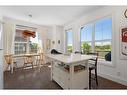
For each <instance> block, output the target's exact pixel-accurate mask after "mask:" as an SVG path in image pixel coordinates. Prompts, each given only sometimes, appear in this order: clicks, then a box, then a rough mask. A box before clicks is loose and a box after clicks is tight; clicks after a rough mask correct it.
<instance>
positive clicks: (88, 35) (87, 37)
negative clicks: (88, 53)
mask: <svg viewBox="0 0 127 95" xmlns="http://www.w3.org/2000/svg"><path fill="white" fill-rule="evenodd" d="M92 31H93V27H92V24H88V25H85V26H84V27H83V28H82V29H81V42H82V41H92Z"/></svg>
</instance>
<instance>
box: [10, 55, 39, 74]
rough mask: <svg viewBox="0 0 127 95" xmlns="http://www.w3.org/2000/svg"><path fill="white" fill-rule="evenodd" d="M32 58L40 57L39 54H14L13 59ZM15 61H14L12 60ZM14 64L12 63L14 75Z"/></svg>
mask: <svg viewBox="0 0 127 95" xmlns="http://www.w3.org/2000/svg"><path fill="white" fill-rule="evenodd" d="M31 56H40V54H39V53H26V54H13V56H12V57H13V59H19V58H25V57H31ZM12 61H13V60H12ZM13 63H14V62H12V69H11V73H12V74H13V72H14V71H13V69H14V64H13ZM39 67H40V63H39Z"/></svg>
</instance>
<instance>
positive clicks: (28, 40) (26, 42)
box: [14, 25, 39, 54]
mask: <svg viewBox="0 0 127 95" xmlns="http://www.w3.org/2000/svg"><path fill="white" fill-rule="evenodd" d="M16 26H17V25H15V36H14V54H16V53H15V52H16V49H15V46H16V45H15V44H16V43H17V44H20V43H21V44H26V50H25V52H24V53H35V52H31V48H30V38H27V40H26V41H15V37H16V29H19V30H20V28H19V27H18V28H17V27H16ZM21 30H22V28H21ZM36 33H37V31H36ZM38 40H39V39H38ZM18 46H19V45H18ZM18 48H19V47H18ZM32 50H35V49H32ZM19 52H20V51H19ZM37 52H38V51H37ZM37 52H36V53H37ZM24 53H23V54H24ZM18 54H22V53H18Z"/></svg>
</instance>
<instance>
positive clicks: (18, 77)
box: [4, 65, 127, 90]
mask: <svg viewBox="0 0 127 95" xmlns="http://www.w3.org/2000/svg"><path fill="white" fill-rule="evenodd" d="M98 81H99V85H98V86H96V84H95V82H94V81H92V89H127V86H124V85H121V84H119V83H116V82H113V81H111V80H108V79H105V78H102V77H99V76H98ZM4 89H50V90H51V89H62V88H61V87H60V86H59V85H58V84H57V83H56V82H55V81H51V80H50V66H49V65H45V66H42V67H41V69H40V70H39V69H38V68H37V67H36V68H34V69H32V68H30V69H16V70H15V71H14V74H11V73H10V72H8V71H6V72H4Z"/></svg>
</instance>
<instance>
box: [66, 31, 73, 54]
mask: <svg viewBox="0 0 127 95" xmlns="http://www.w3.org/2000/svg"><path fill="white" fill-rule="evenodd" d="M66 36H67V52H68V53H72V51H73V32H72V30H68V31H66Z"/></svg>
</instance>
